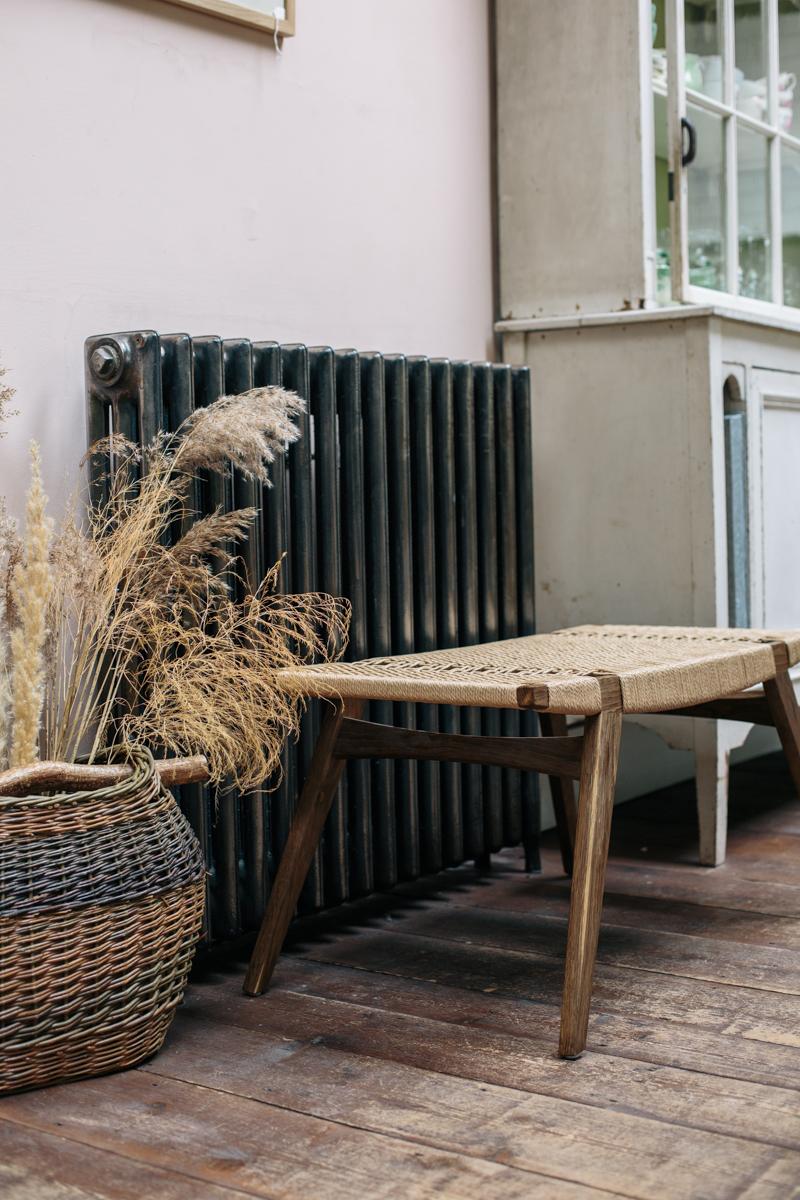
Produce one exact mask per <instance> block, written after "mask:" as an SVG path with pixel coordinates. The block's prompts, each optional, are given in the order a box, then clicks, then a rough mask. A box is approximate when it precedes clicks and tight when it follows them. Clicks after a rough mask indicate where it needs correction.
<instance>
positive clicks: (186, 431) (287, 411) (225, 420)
mask: <svg viewBox="0 0 800 1200" xmlns="http://www.w3.org/2000/svg"><path fill="white" fill-rule="evenodd" d="M304 408H305V405H304V403H303V401H302V400H301V398H300V397H299V396H298V395H296V393H294V392H287V391H285V390H284V389H283V388H279V387H266V388H253V389H252V390H251V391H249V392H242V393H241V394H240V395H238V396H220V398H219V400H217V401H216V403H215V404H211V405H209V406H208V408H198V409H196V410H195V411H194V412H193V413H192V415H191V416H190V417H189V418H188V420H186V421H185V422H184V424H183V426H182V429H181V445H180V448H179V449H178V451H177V453H176V455H175V465H176V467H178V468H179V469H180V470H181V471H184V472H188V473H194V472H195V471H197V470H200V469H202V468H204V469H205V470H207V471H216V472H220V471H226V470H227V468H228V465H229V463H233V465H234V467H236V469H237V471H239V472H241V474H242V475H244V476H245V477H246V478H248V479H257V480H259V481H260V482H261V483H264V484H266V485H267V486H269V483H270V480H269V474H268V472H267V467H268V466H269V464H270V463H272V462H274V461H275V459H276V458H277V457H278V455H279V454H283V453H284V451H285V449H286V446H287V445H288V444H289V443H291V442H296V441H297V439H298V438H299V437H300V430H299V429H298V427H297V424H296V422H295V421H294V419H293V418H294V417H296V416H298V415H299V414H300V413H302V412H303V411H304Z"/></svg>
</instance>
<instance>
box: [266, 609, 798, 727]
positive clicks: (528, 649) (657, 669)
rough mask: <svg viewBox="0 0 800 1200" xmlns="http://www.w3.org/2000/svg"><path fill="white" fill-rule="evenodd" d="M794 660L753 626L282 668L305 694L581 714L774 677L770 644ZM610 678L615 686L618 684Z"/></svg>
mask: <svg viewBox="0 0 800 1200" xmlns="http://www.w3.org/2000/svg"><path fill="white" fill-rule="evenodd" d="M776 643H777V644H783V645H785V646H786V649H787V653H788V656H789V664H790V665H792V664H794V663H796V662H798V661H800V634H797V633H768V632H765V631H764V630H753V629H681V628H674V627H671V626H649V625H619V626H617V625H579V626H577V627H576V628H574V629H559V630H557V631H556V632H555V633H547V634H535V635H533V636H531V637H521V638H509V639H508V640H507V641H500V642H488V643H486V644H483V645H478V646H462V647H458V648H455V649H452V650H432V651H429V652H428V653H427V654H399V655H396V656H394V657H390V658H369V659H364V660H363V661H361V662H354V663H348V662H337V663H326V664H324V665H321V666H309V667H305V668H303V669H302V670H293V671H284V672H283V677H284V679H285V681H286V684H287V686H289V687H292V688H295V687H296V688H297V689H298V690H300V691H302V692H303V693H304V694H306V695H309V696H311V695H314V696H326V697H332V698H335V697H337V696H340V697H342V698H360V699H364V700H406V701H412V702H414V701H416V702H419V703H424V704H456V705H481V706H483V705H486V706H488V707H490V708H492V707H494V708H535V709H537V710H539V711H541V712H554V713H564V714H574V715H580V716H589V715H591V714H593V713H598V712H601V711H602V710H603V709H604V708H619V707H621V708H622V711H623V712H626V713H647V712H664V710H665V709H668V708H682V707H685V706H686V705H690V704H702V703H704V702H705V701H708V700H715V699H717V698H719V697H720V696H727V695H730V694H732V693H734V692H739V691H742V690H744V689H745V688H748V687H752V686H754V685H755V684H758V683H762V682H763V681H764V679H767V678H769V676H770V674H774V656H773V652H772V649H771V647H772V646H773V645H775V644H776ZM615 680H618V681H619V687H617V686H616V683H615Z"/></svg>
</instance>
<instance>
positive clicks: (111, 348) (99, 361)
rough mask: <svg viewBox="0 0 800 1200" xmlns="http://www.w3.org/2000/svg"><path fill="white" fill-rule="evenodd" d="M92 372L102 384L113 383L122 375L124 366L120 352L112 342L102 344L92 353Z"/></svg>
mask: <svg viewBox="0 0 800 1200" xmlns="http://www.w3.org/2000/svg"><path fill="white" fill-rule="evenodd" d="M89 361H90V363H91V367H92V371H93V372H94V374H95V375H96V376H97V378H98V379H102V380H103V382H104V383H114V382H115V381H116V380H117V379H118V378H119V376H120V375H121V374H122V368H123V365H124V362H123V358H122V351H121V350H120V348H119V346H117V345H116V343H114V342H104V343H103V345H101V346H98V347H97V348H96V349H95V350H93V351H92V356H91V358H90V360H89Z"/></svg>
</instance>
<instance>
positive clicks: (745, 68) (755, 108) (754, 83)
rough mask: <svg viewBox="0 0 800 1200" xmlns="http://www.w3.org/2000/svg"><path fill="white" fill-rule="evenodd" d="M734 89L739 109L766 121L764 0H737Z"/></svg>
mask: <svg viewBox="0 0 800 1200" xmlns="http://www.w3.org/2000/svg"><path fill="white" fill-rule="evenodd" d="M733 33H734V42H735V45H736V69H735V71H734V88H735V91H736V107H737V108H738V109H739V111H740V112H743V113H747V115H748V116H750V117H756V118H757V119H758V120H759V121H766V120H767V116H768V113H767V79H766V75H767V35H766V5H765V3H764V0H734V5H733Z"/></svg>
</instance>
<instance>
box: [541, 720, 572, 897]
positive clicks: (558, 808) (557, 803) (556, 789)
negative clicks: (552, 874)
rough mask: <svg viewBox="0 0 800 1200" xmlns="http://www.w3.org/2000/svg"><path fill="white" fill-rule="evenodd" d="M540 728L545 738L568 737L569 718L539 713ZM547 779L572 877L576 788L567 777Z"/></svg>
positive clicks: (567, 870) (566, 865)
mask: <svg viewBox="0 0 800 1200" xmlns="http://www.w3.org/2000/svg"><path fill="white" fill-rule="evenodd" d="M539 727H540V729H541V731H542V736H543V737H567V735H568V733H569V730H568V728H567V718H566V717H563V716H561V715H560V714H558V713H539ZM547 778H548V781H549V783H550V795H551V797H552V800H553V812H554V813H555V817H556V830H557V831H558V844H559V846H560V848H561V862H562V863H563V865H564V874H565V875H571V874H572V858H573V847H574V845H575V825H576V822H577V817H578V806H577V805H576V803H575V788H574V786H573V783H572V780H571V779H570V778H569V776H567V775H548V777H547Z"/></svg>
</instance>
